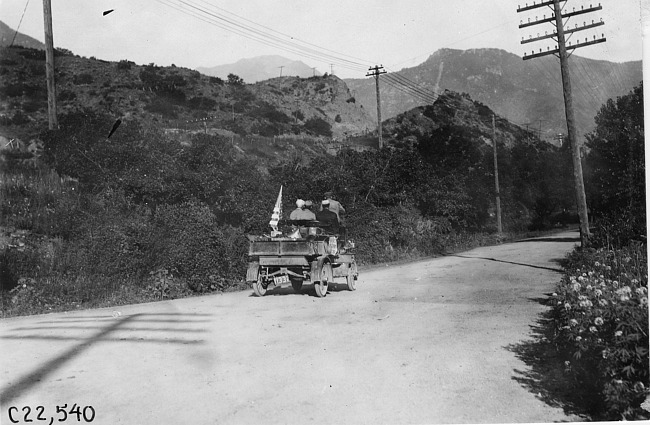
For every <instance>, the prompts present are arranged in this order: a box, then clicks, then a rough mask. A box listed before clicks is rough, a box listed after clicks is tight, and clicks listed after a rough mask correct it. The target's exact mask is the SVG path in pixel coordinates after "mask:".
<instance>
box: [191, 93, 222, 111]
mask: <svg viewBox="0 0 650 425" xmlns="http://www.w3.org/2000/svg"><path fill="white" fill-rule="evenodd" d="M187 106H188V107H189V108H190V109H199V110H203V111H211V110H213V109H214V108H216V106H217V101H216V100H214V99H210V98H209V97H204V96H196V97H191V98H190V99H189V100H188V101H187Z"/></svg>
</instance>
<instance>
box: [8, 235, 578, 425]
mask: <svg viewBox="0 0 650 425" xmlns="http://www.w3.org/2000/svg"><path fill="white" fill-rule="evenodd" d="M577 242H578V234H577V233H572V232H567V233H562V234H558V235H555V236H552V237H547V238H541V239H539V240H530V241H522V242H518V243H511V244H505V245H501V246H497V247H486V248H480V249H475V250H472V251H468V252H465V253H462V254H458V255H451V256H446V257H442V258H436V259H430V260H426V261H419V262H416V263H411V264H404V265H400V266H393V267H381V266H380V267H377V268H375V269H373V270H370V271H365V272H363V273H362V274H361V276H360V280H359V282H358V289H357V291H355V292H349V291H347V290H346V289H345V288H346V286H345V284H343V283H341V284H339V285H338V288H337V289H334V290H332V291H331V292H330V293H329V294H328V295H327V297H325V298H322V299H319V298H316V297H315V296H314V294H313V289H312V287H311V285H305V287H303V291H304V292H303V294H301V295H297V294H294V293H293V291H292V290H290V289H285V290H281V291H275V292H270V294H269V295H267V296H266V297H263V298H256V297H253V296H251V294H252V291H246V292H242V293H232V294H223V295H212V296H205V297H200V298H192V299H183V300H174V301H166V302H160V303H151V304H143V305H132V306H124V307H119V308H115V309H100V310H88V311H80V312H74V313H67V314H63V313H62V314H51V315H43V316H33V317H25V318H15V319H6V320H3V321H2V322H0V355H1V358H2V366H1V368H0V373H1V375H0V376H1V380H0V385H1V386H0V403H1V405H0V408H1V410H2V411H1V412H0V413H1V415H0V422H1V423H2V424H9V423H12V422H11V421H12V420H14V421H18V422H14V423H26V422H25V420H24V419H25V418H24V416H25V415H26V414H27V413H28V410H27V409H26V407H29V408H30V409H31V412H29V415H28V418H27V419H30V418H31V419H32V420H34V423H49V422H50V418H51V419H52V420H53V422H54V423H84V422H85V421H88V420H89V419H90V417H91V414H94V419H93V423H95V424H120V423H122V424H142V425H144V424H186V423H192V424H212V423H218V424H260V423H290V424H306V423H315V424H333V423H338V424H380V423H391V424H414V423H507V422H554V421H571V420H577V418H574V417H570V416H567V415H565V413H564V412H563V410H562V409H561V408H558V407H551V406H549V405H548V404H546V403H544V402H543V401H542V400H541V398H540V397H538V395H537V394H535V393H533V392H531V391H530V390H529V389H527V388H525V387H524V386H522V384H521V383H520V381H521V380H518V379H517V378H520V377H521V376H522V374H525V372H526V370H527V368H528V366H527V365H526V364H524V363H523V362H522V361H521V360H520V359H519V358H518V357H517V356H516V354H515V353H514V352H513V350H512V346H513V345H516V344H521V343H522V342H524V341H526V340H528V339H530V337H531V329H530V326H531V325H532V324H534V323H535V321H536V320H537V318H538V315H539V313H541V312H543V311H544V310H546V309H547V307H544V306H543V305H542V304H540V299H541V298H544V297H545V294H547V293H549V292H552V290H553V286H554V284H555V283H556V282H558V280H559V278H560V274H559V271H560V268H559V266H558V264H557V260H558V259H561V258H563V257H564V255H565V253H566V252H568V251H569V250H570V249H571V248H572V247H573V246H574V245H575V244H576V243H577ZM74 404H77V406H78V407H80V409H79V412H81V413H80V415H81V416H80V419H81V421H80V422H77V414H76V413H75V412H74V411H73V412H72V413H69V411H70V410H71V408H72V407H73V405H74ZM63 405H67V407H66V408H65V409H63ZM38 406H42V408H38ZM57 406H58V407H59V413H57ZM89 406H91V407H89ZM63 410H66V411H68V416H67V418H66V421H64V422H58V419H61V418H63V417H64V413H63V412H62V411H63ZM39 413H40V418H43V419H45V420H40V419H39V418H38V417H37V415H38V414H39ZM84 415H85V419H84Z"/></svg>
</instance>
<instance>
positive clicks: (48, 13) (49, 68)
mask: <svg viewBox="0 0 650 425" xmlns="http://www.w3.org/2000/svg"><path fill="white" fill-rule="evenodd" d="M43 21H44V24H45V78H46V79H47V117H48V128H49V129H50V130H56V129H58V128H59V122H58V120H57V117H56V85H55V84H54V37H53V35H52V3H51V1H50V0H43Z"/></svg>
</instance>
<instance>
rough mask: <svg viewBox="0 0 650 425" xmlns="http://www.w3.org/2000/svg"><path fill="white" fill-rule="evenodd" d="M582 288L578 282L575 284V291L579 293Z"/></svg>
mask: <svg viewBox="0 0 650 425" xmlns="http://www.w3.org/2000/svg"><path fill="white" fill-rule="evenodd" d="M580 288H581V286H580V284H579V283H578V282H576V283H574V284H573V290H574V291H575V292H578V291H579V290H580Z"/></svg>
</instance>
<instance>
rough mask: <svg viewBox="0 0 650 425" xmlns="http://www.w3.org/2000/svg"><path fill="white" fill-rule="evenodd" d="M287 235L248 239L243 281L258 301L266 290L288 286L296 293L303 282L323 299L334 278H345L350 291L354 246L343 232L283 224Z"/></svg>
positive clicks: (306, 224) (353, 285) (304, 223)
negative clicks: (246, 264) (250, 286)
mask: <svg viewBox="0 0 650 425" xmlns="http://www.w3.org/2000/svg"><path fill="white" fill-rule="evenodd" d="M282 224H284V225H285V227H286V228H287V229H288V230H287V231H285V232H283V231H277V232H272V236H249V241H250V245H249V250H248V255H249V263H248V271H247V273H246V281H247V282H249V283H250V284H251V285H252V286H253V291H254V293H255V295H257V296H258V297H261V296H264V295H265V294H266V293H267V291H268V290H269V289H272V288H275V287H288V286H289V285H291V286H292V287H293V289H294V290H295V291H296V292H300V290H301V289H302V285H303V282H306V281H309V282H311V283H313V285H314V290H315V292H316V296H317V297H324V296H325V295H326V294H327V289H328V287H330V286H331V285H334V278H345V283H346V284H347V288H348V289H349V290H350V291H354V290H355V289H356V280H357V277H358V274H359V273H358V271H357V263H356V261H355V259H354V244H353V243H352V242H350V241H347V240H346V232H345V230H344V229H343V231H339V232H336V233H331V232H328V230H327V229H326V228H324V227H322V225H321V223H319V222H318V221H305V220H294V221H290V220H287V221H285V222H284V223H282Z"/></svg>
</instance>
